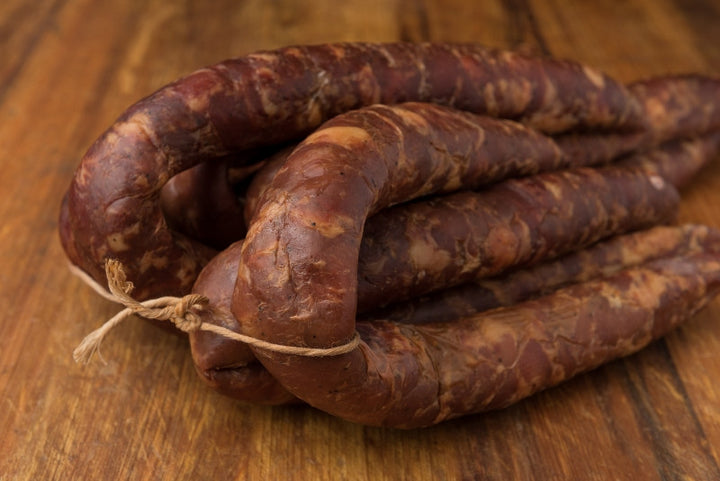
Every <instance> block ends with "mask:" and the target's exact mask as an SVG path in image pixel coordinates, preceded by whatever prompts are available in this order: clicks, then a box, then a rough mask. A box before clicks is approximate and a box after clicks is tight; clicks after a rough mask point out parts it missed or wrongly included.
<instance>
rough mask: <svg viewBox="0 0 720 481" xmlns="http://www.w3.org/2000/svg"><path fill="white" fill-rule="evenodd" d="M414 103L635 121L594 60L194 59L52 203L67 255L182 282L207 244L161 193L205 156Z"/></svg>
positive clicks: (370, 54) (458, 51)
mask: <svg viewBox="0 0 720 481" xmlns="http://www.w3.org/2000/svg"><path fill="white" fill-rule="evenodd" d="M410 100H417V101H428V102H435V103H441V104H446V105H449V106H453V107H457V108H459V109H463V110H468V111H473V112H476V113H485V114H490V115H494V116H498V117H504V118H513V119H517V120H520V121H522V122H525V123H527V124H528V125H531V126H532V127H534V128H537V129H540V130H543V131H546V132H553V133H554V132H559V131H565V130H569V129H572V128H600V129H631V130H632V129H642V128H643V125H644V119H643V117H642V112H641V108H640V106H639V104H638V102H637V101H636V100H635V98H634V97H633V96H632V95H630V94H629V93H628V91H627V90H626V89H625V87H624V86H622V85H621V84H619V83H617V82H615V81H614V80H612V79H611V78H609V77H608V76H606V75H604V74H602V73H600V72H597V71H596V70H593V69H591V68H589V67H586V66H583V65H580V64H577V63H573V62H569V61H560V60H554V59H545V58H532V57H528V56H524V55H521V54H517V53H512V52H505V51H496V50H489V49H487V48H484V47H480V46H477V45H447V44H405V43H398V44H332V45H316V46H306V47H288V48H284V49H280V50H276V51H268V52H259V53H256V54H251V55H248V56H245V57H242V58H238V59H233V60H228V61H226V62H222V63H219V64H217V65H214V66H212V67H208V68H205V69H201V70H198V71H196V72H194V73H192V74H190V75H189V76H187V77H185V78H182V79H180V80H178V81H176V82H174V83H172V84H170V85H168V86H166V87H163V88H161V89H160V90H158V91H157V92H155V93H154V94H152V95H150V96H149V97H147V98H145V99H143V100H141V101H139V102H138V103H136V104H135V105H133V106H132V107H130V108H129V109H128V110H127V111H125V112H124V113H123V114H122V115H121V116H120V118H119V119H118V120H117V121H116V122H115V124H114V125H113V126H111V127H110V128H109V129H108V130H107V131H106V132H105V133H103V134H102V135H101V136H100V138H99V139H98V140H96V141H95V143H94V144H93V145H92V146H91V147H90V149H89V150H88V152H87V153H86V154H85V156H84V157H83V159H82V161H81V164H80V166H79V167H78V169H77V171H76V173H75V176H74V179H73V181H72V183H71V185H70V188H69V190H68V193H67V195H66V196H65V198H64V201H63V204H62V206H61V214H60V235H61V239H62V243H63V247H64V248H65V251H66V253H67V254H68V256H69V258H70V261H71V262H72V263H73V264H75V265H77V266H79V267H80V268H82V269H83V270H85V271H86V272H87V273H88V274H90V275H91V276H92V277H94V278H95V279H96V280H98V281H99V282H104V279H103V264H104V261H105V259H106V258H108V257H113V258H115V259H117V260H118V261H120V262H122V263H123V264H124V265H125V266H126V269H127V271H128V275H129V276H130V277H131V278H134V279H137V286H136V287H137V290H136V295H137V296H138V297H139V298H147V297H150V296H153V295H171V294H179V293H184V292H187V291H189V290H190V287H191V285H192V282H193V281H194V279H195V277H196V276H197V273H198V272H199V270H200V268H201V266H202V265H204V263H206V262H207V260H208V259H209V258H210V257H211V256H212V255H213V252H212V251H209V250H208V249H207V248H206V247H205V246H203V245H201V244H200V243H198V242H194V241H192V240H190V239H188V238H187V237H185V236H182V235H181V234H179V233H177V232H172V231H171V230H169V229H168V228H167V225H166V222H165V219H164V217H163V215H162V211H161V209H160V208H159V207H158V203H159V202H158V198H159V195H160V191H161V189H162V187H163V185H164V184H165V183H166V182H167V181H168V179H170V178H171V177H173V176H174V175H176V174H178V173H180V172H182V171H184V170H187V169H189V168H191V167H193V166H195V165H197V164H198V163H200V162H203V161H207V160H209V159H212V158H217V157H222V156H226V155H230V154H233V153H236V152H240V151H243V150H247V149H252V148H256V147H259V146H263V145H273V144H278V143H282V142H286V141H289V140H293V139H297V138H298V137H301V136H302V135H304V134H306V133H307V132H309V131H311V130H312V129H313V128H315V127H316V126H318V125H320V124H321V123H322V122H323V121H325V120H327V119H328V118H330V117H332V116H334V115H337V114H339V113H341V112H344V111H347V110H349V109H355V108H358V107H361V106H363V105H369V104H374V103H385V104H392V103H398V102H404V101H410Z"/></svg>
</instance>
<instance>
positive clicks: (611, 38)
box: [0, 0, 720, 481]
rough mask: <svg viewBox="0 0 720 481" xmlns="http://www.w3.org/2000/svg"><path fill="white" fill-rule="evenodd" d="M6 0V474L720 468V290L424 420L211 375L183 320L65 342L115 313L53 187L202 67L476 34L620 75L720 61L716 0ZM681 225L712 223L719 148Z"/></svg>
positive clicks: (669, 471)
mask: <svg viewBox="0 0 720 481" xmlns="http://www.w3.org/2000/svg"><path fill="white" fill-rule="evenodd" d="M29 5H30V4H28V3H27V2H24V1H23V0H6V1H5V2H3V3H2V5H0V52H2V55H3V60H4V61H3V62H2V65H0V158H2V165H3V168H2V169H0V186H1V187H2V189H3V193H4V195H3V198H2V200H0V219H2V223H0V245H2V246H3V249H2V250H0V263H1V265H2V266H3V269H2V270H0V285H2V287H3V288H2V290H0V306H2V309H0V432H2V433H3V436H0V480H1V481H5V480H6V479H7V480H9V479H13V480H24V479H28V480H30V479H33V480H35V479H58V480H59V479H290V480H292V479H297V480H303V479H318V480H323V479H328V480H330V479H333V480H334V479H350V480H353V479H357V480H363V479H373V480H402V479H408V480H420V479H488V480H505V479H590V480H594V479H597V480H605V479H620V480H633V481H644V480H661V479H683V478H687V479H718V478H720V468H718V465H719V464H720V453H719V451H720V387H718V385H717V382H716V379H717V377H718V375H719V374H720V358H718V356H717V355H716V353H717V352H720V323H718V322H717V321H718V319H720V302H718V301H715V302H713V303H712V304H711V305H710V306H709V308H708V309H707V310H705V311H704V312H703V313H701V314H700V315H698V316H697V317H696V318H695V319H693V320H692V321H691V322H690V323H688V324H687V325H686V326H684V327H682V328H681V329H679V330H677V331H676V332H674V333H673V334H671V335H670V336H668V337H667V338H666V339H665V340H663V341H661V342H658V343H655V344H653V345H652V346H650V347H649V348H648V349H646V350H645V351H643V352H641V353H640V354H638V355H635V356H632V357H630V358H627V359H626V360H622V361H618V362H614V363H611V364H609V365H607V366H605V367H603V368H600V369H598V370H596V371H594V372H592V373H589V374H587V375H583V376H580V377H578V378H576V379H574V380H571V381H570V382H568V383H566V384H563V385H562V386H559V387H557V388H553V389H550V390H548V391H546V392H543V393H540V394H539V395H536V396H534V397H532V398H530V399H528V400H526V401H524V402H521V403H519V404H517V405H515V406H512V407H510V408H508V409H505V410H503V411H499V412H496V413H490V414H486V415H477V416H470V417H467V418H464V419H460V420H455V421H451V422H448V423H445V424H442V425H440V426H436V427H433V428H429V429H423V430H415V431H407V432H406V431H395V430H387V429H379V428H367V427H363V426H357V425H353V424H350V423H346V422H344V421H341V420H338V419H335V418H333V417H331V416H328V415H326V414H323V413H321V412H318V411H316V410H313V409H312V408H308V407H305V406H284V407H263V406H249V405H243V404H240V403H237V402H235V401H233V400H231V399H228V398H225V397H223V396H221V395H219V394H216V393H214V392H212V391H211V390H209V389H208V388H206V387H205V386H204V385H203V383H202V382H201V381H200V379H199V377H198V376H197V375H196V373H195V372H194V367H193V365H192V362H191V359H190V355H189V348H188V345H187V342H186V341H185V339H184V338H183V337H181V336H175V335H169V334H168V333H167V332H165V331H162V330H160V329H157V328H156V327H153V326H151V325H149V324H147V323H144V322H142V321H139V320H133V321H130V322H129V323H128V324H127V325H125V326H123V327H122V328H120V329H118V330H117V331H115V332H113V333H112V334H111V336H110V337H109V338H108V340H107V341H106V343H105V344H104V346H103V351H102V352H103V355H104V357H105V359H106V363H105V364H103V363H101V362H95V363H93V364H92V365H90V366H88V367H84V368H83V367H79V366H77V365H75V364H74V363H73V361H72V359H71V356H70V352H71V350H72V348H73V347H74V346H75V345H76V343H77V342H78V341H79V340H80V339H81V338H82V336H83V335H84V334H86V333H87V332H88V331H89V330H91V329H92V328H94V327H95V326H97V325H98V324H99V323H100V322H101V321H102V320H104V319H106V318H107V317H109V316H111V315H112V314H113V313H114V312H116V306H112V305H111V304H110V303H109V302H107V301H105V300H102V299H100V298H99V297H98V296H96V295H95V294H94V293H93V292H92V291H90V289H88V288H87V287H85V286H84V285H83V284H82V283H81V282H80V281H79V280H77V279H74V278H72V277H70V276H69V274H68V272H67V270H66V266H65V257H64V254H63V252H62V250H61V248H60V246H59V243H58V240H57V233H56V217H57V212H58V207H59V202H60V199H61V197H62V195H63V192H64V191H65V189H66V188H67V185H68V183H69V180H70V178H71V176H72V173H73V170H74V168H75V167H76V165H77V162H78V160H79V158H80V156H81V155H82V153H83V151H84V150H85V149H86V148H87V147H88V146H89V144H90V142H92V140H93V139H94V138H96V137H97V136H98V135H99V134H100V133H101V132H102V130H103V129H104V128H105V127H106V126H108V125H109V124H110V123H111V122H112V121H113V119H114V118H115V117H116V116H117V115H118V114H119V113H120V112H121V111H122V110H123V109H124V108H125V107H127V106H128V105H130V104H131V103H132V102H134V101H136V100H137V99H139V98H140V97H142V96H144V95H147V94H148V93H150V92H152V91H153V90H155V89H156V88H158V87H160V86H161V85H163V84H164V83H166V82H169V81H171V80H173V79H175V78H177V77H179V76H180V75H183V74H185V73H187V72H189V71H191V70H193V69H195V68H197V67H199V66H202V65H206V64H209V63H213V62H216V61H218V60H220V59H223V58H227V57H231V56H234V55H240V54H244V53H247V52H250V51H253V50H257V49H264V48H273V47H278V46H282V45H286V44H293V43H315V42H325V41H340V40H348V41H352V40H396V39H402V40H410V41H425V40H434V41H470V40H472V41H479V42H482V43H485V44H488V45H492V46H500V47H514V48H521V49H526V50H530V51H535V52H540V53H543V52H544V53H551V54H553V55H557V56H562V57H569V58H574V59H577V60H580V61H583V62H586V63H588V64H591V65H594V66H597V67H599V68H602V69H603V70H606V71H607V72H608V73H610V74H611V75H613V76H616V77H617V78H620V79H622V80H624V81H631V80H634V79H637V78H640V77H646V76H649V75H657V74H662V73H665V72H681V71H698V72H703V73H714V74H717V73H719V72H718V67H717V65H718V63H717V60H718V59H720V33H719V32H720V30H718V29H717V28H715V26H716V25H717V24H718V21H719V20H720V8H719V7H717V6H716V5H715V4H714V3H713V2H710V1H707V0H692V2H682V1H680V0H661V1H652V2H650V1H647V0H633V1H628V2H617V1H611V0H602V1H599V2H560V1H558V0H549V1H543V2H540V1H538V0H536V1H532V0H495V1H489V2H476V1H470V0H450V1H440V0H393V1H390V0H387V1H385V0H372V1H370V2H360V1H349V2H341V4H338V2H330V1H327V0H313V1H311V2H306V3H304V4H302V6H301V4H299V3H297V2H290V1H287V0H279V1H276V2H263V1H259V0H250V1H247V2H232V1H230V0H221V1H217V2H210V3H208V2H200V1H198V0H190V1H188V2H183V3H181V4H173V3H168V2H163V1H160V0H150V1H147V2H146V1H142V2H141V1H139V0H133V1H119V0H117V1H108V2H93V1H91V0H41V1H38V2H32V8H30V7H29ZM683 197H684V200H683V205H682V208H681V212H680V220H682V221H691V222H703V223H708V224H711V225H714V226H716V227H720V214H719V213H718V206H720V162H718V163H716V164H715V165H713V166H711V167H710V168H708V169H707V171H706V172H705V175H702V176H700V178H699V179H697V181H696V182H694V183H693V184H692V185H691V186H690V187H689V188H688V189H686V191H685V192H684V193H683Z"/></svg>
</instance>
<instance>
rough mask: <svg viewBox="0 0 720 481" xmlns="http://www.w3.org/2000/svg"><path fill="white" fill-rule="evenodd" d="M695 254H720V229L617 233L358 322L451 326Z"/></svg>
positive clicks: (377, 312) (693, 227)
mask: <svg viewBox="0 0 720 481" xmlns="http://www.w3.org/2000/svg"><path fill="white" fill-rule="evenodd" d="M698 252H715V253H720V231H717V230H715V229H711V228H708V227H706V226H702V225H692V224H689V225H683V226H677V227H670V226H658V227H654V228H651V229H646V230H643V231H638V232H634V233H631V234H625V235H619V236H615V237H613V238H610V239H607V240H604V241H602V242H599V243H597V244H595V245H593V246H591V247H588V248H586V249H582V250H579V251H576V252H572V253H570V254H567V255H565V256H563V257H561V258H560V259H557V260H551V261H546V262H543V263H540V264H537V265H535V266H532V267H528V268H524V269H515V270H510V271H508V272H507V273H505V274H503V275H501V276H497V277H494V278H486V277H481V276H478V278H477V279H474V280H473V281H471V282H468V283H465V284H463V285H459V286H456V287H452V288H449V289H446V290H443V291H439V292H435V293H432V294H429V295H426V296H420V297H417V298H414V299H411V300H409V301H407V302H401V303H395V304H393V305H390V306H387V307H386V308H382V309H378V310H373V311H370V312H366V313H364V314H363V315H362V316H361V317H360V320H364V321H369V320H371V319H384V320H388V321H393V322H401V323H408V324H426V323H431V322H434V323H439V322H451V321H453V320H455V319H461V318H463V317H467V316H471V315H474V314H477V313H479V312H483V311H487V310H490V309H494V308H496V307H501V306H512V305H514V304H517V303H519V302H522V301H525V300H528V299H531V298H534V297H538V296H541V295H546V294H550V293H551V292H553V291H555V290H556V289H558V288H560V287H562V286H565V285H568V284H575V283H581V282H585V281H588V280H591V279H596V278H600V277H603V276H608V275H611V274H615V273H617V272H619V271H621V270H622V269H625V268H627V267H630V266H637V265H641V264H643V263H646V262H648V261H650V260H654V259H660V258H665V257H675V256H684V255H687V254H693V253H698Z"/></svg>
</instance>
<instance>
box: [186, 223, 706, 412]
mask: <svg viewBox="0 0 720 481" xmlns="http://www.w3.org/2000/svg"><path fill="white" fill-rule="evenodd" d="M240 248H241V243H237V244H235V245H233V246H231V247H230V248H228V249H226V250H225V251H223V252H221V253H220V254H219V255H218V256H217V257H215V258H214V259H213V260H212V261H211V262H210V263H209V264H208V265H207V266H206V267H205V269H203V271H202V273H201V274H200V276H199V277H198V280H197V282H196V284H195V287H194V289H193V290H194V291H195V292H197V293H200V294H204V295H206V296H207V297H208V298H209V299H210V300H211V305H213V306H214V307H216V308H219V309H222V310H225V311H227V310H228V309H229V308H230V302H231V299H230V298H231V294H232V290H233V286H234V284H235V279H236V275H237V274H236V272H237V268H238V264H239V261H240V260H239V257H240V256H239V254H240ZM700 252H714V253H720V232H718V231H715V230H712V229H708V228H706V227H704V226H694V225H688V226H683V227H656V228H653V229H650V230H647V231H641V232H637V233H633V234H628V235H622V236H618V237H615V238H613V239H611V240H608V241H604V242H601V243H599V244H596V245H594V246H592V247H589V248H587V249H584V250H582V251H579V252H577V253H574V254H570V255H567V256H565V257H562V258H560V259H558V260H554V261H550V262H546V263H542V264H540V265H538V266H536V267H532V268H527V269H523V270H520V271H516V272H512V273H509V274H507V275H503V276H501V277H498V278H495V279H479V280H478V281H477V282H476V283H473V284H466V285H463V286H458V287H457V288H454V289H447V290H444V291H441V292H438V293H436V294H434V295H428V296H424V297H420V298H417V299H414V300H413V301H411V302H404V303H399V304H395V305H393V306H390V307H389V308H388V309H385V310H380V311H377V310H373V308H374V306H367V305H365V306H363V305H362V304H360V305H359V306H358V309H359V310H360V311H363V312H364V314H363V315H362V320H363V321H364V322H371V321H372V320H374V319H386V320H391V321H394V322H403V323H409V324H425V323H431V322H435V323H438V322H452V321H455V320H457V319H460V318H462V317H467V316H470V315H474V314H477V313H478V312H481V311H484V310H488V309H492V308H495V307H499V306H509V305H513V304H516V303H519V302H522V301H525V300H527V299H529V298H532V297H535V296H537V295H540V294H549V293H551V292H552V291H554V290H555V289H557V288H558V287H560V286H563V285H567V284H572V283H577V282H585V281H588V280H591V279H594V278H598V277H601V276H606V275H611V274H614V273H617V272H618V271H620V270H622V269H625V268H628V267H632V266H637V265H641V264H644V263H647V262H649V261H651V260H654V259H660V258H667V257H675V256H685V255H688V254H695V253H700ZM361 268H362V267H361ZM359 275H360V276H362V273H361V272H360V273H359ZM359 297H360V298H363V297H366V296H362V295H360V296H359ZM205 321H207V322H213V323H216V324H221V325H224V326H225V327H227V328H229V329H234V330H238V329H239V327H238V325H237V324H236V323H233V324H232V325H229V324H227V323H225V321H224V320H223V319H222V318H210V317H206V318H205ZM190 342H191V346H192V354H193V359H194V361H195V365H196V367H197V369H198V373H199V374H200V375H201V377H202V378H203V379H205V380H206V381H207V382H208V384H210V385H211V386H212V387H213V388H215V389H216V390H218V391H220V392H222V393H224V394H226V395H229V396H232V397H235V398H237V399H240V400H242V401H247V402H253V403H262V404H281V403H287V402H296V401H297V398H295V397H294V396H292V395H291V394H290V393H288V392H287V391H286V390H285V389H284V388H282V386H281V385H280V384H279V383H278V382H277V381H276V380H275V379H274V378H273V377H272V376H271V375H270V374H269V373H268V372H267V370H265V368H264V367H263V366H262V365H261V364H260V363H258V362H257V361H256V360H255V357H254V355H253V354H252V353H251V351H250V350H249V348H248V347H247V346H246V345H244V344H240V343H233V342H227V340H225V339H219V338H217V337H216V336H213V335H208V334H206V333H203V332H196V333H193V334H191V336H190Z"/></svg>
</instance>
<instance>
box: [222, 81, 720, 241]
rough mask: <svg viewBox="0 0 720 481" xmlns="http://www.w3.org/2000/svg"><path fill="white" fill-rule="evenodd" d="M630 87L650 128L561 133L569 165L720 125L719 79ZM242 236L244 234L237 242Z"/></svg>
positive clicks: (258, 185) (253, 197) (253, 194)
mask: <svg viewBox="0 0 720 481" xmlns="http://www.w3.org/2000/svg"><path fill="white" fill-rule="evenodd" d="M630 90H631V92H633V94H635V95H636V96H637V98H638V100H639V101H640V103H641V105H642V107H643V111H644V112H645V114H644V115H645V116H646V117H647V118H649V119H652V120H651V121H649V122H648V125H647V127H646V128H645V129H643V130H642V131H636V132H619V133H617V132H602V133H589V132H583V133H572V134H566V135H559V136H556V137H555V138H554V140H555V142H556V143H557V144H558V147H559V148H560V150H561V151H562V152H563V155H565V156H566V158H567V162H566V166H570V165H574V166H594V165H600V164H603V163H607V162H610V161H612V160H615V159H617V158H619V157H623V156H626V155H628V154H631V153H633V152H636V151H647V150H649V149H651V148H653V147H656V146H658V145H660V144H663V143H667V142H669V141H673V140H688V139H693V138H697V137H705V136H706V135H712V134H713V133H714V132H716V131H717V130H718V129H720V113H719V112H718V110H719V109H720V104H718V102H717V101H716V99H717V98H720V81H718V79H714V78H708V77H700V76H690V75H685V76H663V77H657V78H653V79H649V80H645V81H639V82H635V83H633V84H631V86H630ZM679 106H682V108H680V107H679ZM291 150H292V149H287V150H286V151H284V152H282V155H277V156H275V158H274V159H273V160H272V161H271V162H268V163H266V164H265V166H263V168H262V169H261V170H260V171H259V172H258V175H256V176H255V178H254V179H253V180H252V182H251V183H250V186H249V188H248V191H247V202H246V203H245V207H244V219H245V222H247V223H248V224H249V223H250V218H251V217H252V215H253V213H254V211H255V205H256V204H257V201H258V198H259V196H260V195H261V193H262V192H263V190H264V189H265V187H266V186H267V185H268V184H269V183H270V181H271V180H272V178H273V177H274V175H275V173H276V172H277V170H279V169H280V167H282V165H283V164H284V162H285V158H286V157H287V155H289V154H290V152H291ZM697 157H699V156H696V158H697ZM677 185H679V184H676V186H677ZM238 239H240V237H237V238H236V239H235V240H238Z"/></svg>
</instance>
